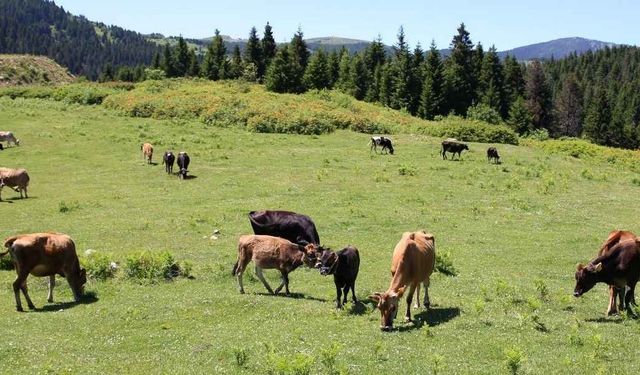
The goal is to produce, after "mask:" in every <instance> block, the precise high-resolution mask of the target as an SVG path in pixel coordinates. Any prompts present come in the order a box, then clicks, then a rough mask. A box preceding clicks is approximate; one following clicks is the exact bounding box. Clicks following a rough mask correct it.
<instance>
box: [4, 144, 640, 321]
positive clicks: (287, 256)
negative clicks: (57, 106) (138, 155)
mask: <svg viewBox="0 0 640 375" xmlns="http://www.w3.org/2000/svg"><path fill="white" fill-rule="evenodd" d="M0 141H7V142H8V143H9V142H11V143H13V144H14V146H17V145H19V144H20V142H19V140H18V139H16V138H15V137H14V136H13V134H12V133H11V132H0ZM0 146H2V144H1V143H0ZM378 146H381V147H382V150H381V152H385V151H387V152H388V153H390V154H394V148H393V144H392V141H391V139H389V138H387V137H373V138H371V150H373V151H375V152H376V153H377V147H378ZM0 149H1V148H0ZM140 149H141V151H142V155H143V158H144V159H145V160H146V161H147V162H148V163H149V164H151V163H152V161H151V160H152V157H153V146H152V145H151V144H149V143H144V144H143V145H141V147H140ZM468 149H469V148H468V146H467V145H466V144H464V143H461V142H458V141H457V140H455V139H452V138H450V139H446V140H444V141H443V142H442V150H441V152H440V153H441V155H442V157H443V159H446V153H447V152H449V153H451V154H453V155H454V156H455V154H458V158H460V154H461V152H462V151H463V150H468ZM176 159H177V164H178V167H179V168H180V171H179V173H178V175H179V176H180V177H181V178H186V177H187V168H188V166H189V161H190V159H189V155H187V153H186V152H180V153H179V154H178V156H177V158H176V156H175V155H174V154H173V152H171V151H167V152H165V153H164V155H163V164H165V170H166V172H167V173H169V174H171V173H173V164H174V161H176ZM487 160H488V161H489V162H491V161H492V160H493V161H494V162H495V163H499V160H500V156H499V155H498V151H497V150H496V149H495V148H494V147H490V148H489V149H488V150H487ZM28 184H29V175H28V174H27V171H26V170H24V169H10V168H0V192H1V191H2V188H3V187H4V186H9V187H10V188H12V189H14V190H15V191H16V192H20V196H21V197H22V192H24V196H25V197H27V186H28ZM0 200H1V197H0ZM249 223H250V224H251V227H252V229H253V232H254V234H253V235H243V236H241V237H240V238H239V240H238V248H237V251H238V254H237V261H236V263H235V265H234V266H233V270H232V275H233V276H235V277H236V281H237V284H238V289H239V291H240V293H244V286H243V283H242V275H243V273H244V271H245V270H246V267H247V265H248V264H249V263H250V262H251V261H253V262H254V264H255V272H256V275H257V276H258V278H259V279H260V281H261V282H262V283H263V285H264V287H265V288H266V289H267V291H268V292H269V293H271V294H277V293H279V292H280V291H281V290H282V289H283V288H284V290H285V293H286V294H289V293H290V291H289V273H291V272H292V271H294V270H295V269H296V268H298V267H299V266H301V265H305V266H308V267H312V268H316V269H318V271H319V272H320V274H321V275H325V276H326V275H333V277H334V283H335V287H336V307H337V308H341V307H342V305H343V304H345V303H346V302H347V296H348V293H349V291H351V295H352V300H353V302H354V303H357V302H358V300H357V297H356V292H355V283H356V278H357V276H358V272H359V268H360V254H359V252H358V249H357V248H356V247H354V246H352V245H349V246H346V247H345V248H343V249H342V250H340V251H337V252H334V251H332V250H331V249H329V248H324V247H323V246H321V245H320V236H319V235H318V231H317V229H316V226H315V223H314V222H313V220H312V219H311V218H310V217H309V216H306V215H303V214H298V213H294V212H289V211H271V210H263V211H252V212H250V213H249ZM4 247H5V248H7V251H5V252H4V253H0V257H2V256H4V255H6V254H10V256H11V259H12V261H13V263H14V265H15V269H16V273H17V278H16V280H15V281H14V283H13V291H14V294H15V299H16V309H17V310H18V311H23V308H22V303H21V300H20V291H22V293H23V295H24V297H25V299H26V301H27V305H28V307H29V308H30V309H35V306H34V304H33V303H32V301H31V299H30V298H29V294H28V291H27V282H26V281H27V277H28V275H29V274H31V275H34V276H39V277H44V276H48V277H49V293H48V297H47V300H48V301H49V302H53V288H54V286H55V275H60V276H63V277H65V278H66V279H67V282H68V283H69V286H70V287H71V290H72V292H73V295H74V299H75V300H76V302H78V301H80V299H81V296H82V294H83V290H84V284H85V283H86V280H87V277H86V271H85V270H84V269H82V268H81V267H80V262H79V260H78V256H77V254H76V248H75V244H74V242H73V240H72V239H71V238H70V237H69V236H68V235H66V234H61V233H33V234H23V235H18V236H12V237H9V238H7V239H6V240H5V242H4ZM435 261H436V251H435V238H434V236H433V235H432V234H429V233H427V232H425V231H415V232H405V233H403V234H402V237H401V238H400V241H399V242H398V243H397V245H396V246H395V248H394V251H393V255H392V261H391V282H390V285H389V288H388V289H387V290H386V291H384V292H378V293H374V294H373V295H371V296H369V300H371V301H373V302H374V303H375V304H376V307H377V309H379V310H380V313H381V323H380V328H381V329H382V330H391V329H392V327H393V320H394V319H395V317H396V314H397V311H398V306H399V301H400V298H402V297H403V295H405V292H406V303H407V306H406V313H405V319H406V320H407V321H410V320H411V304H412V301H413V295H414V293H415V292H416V290H417V291H418V296H417V298H416V304H415V307H419V305H420V297H419V294H420V284H422V285H423V287H424V298H423V306H424V308H427V309H428V308H429V306H430V300H429V292H428V288H429V279H430V276H431V274H432V273H433V270H434V268H435ZM263 269H277V270H278V271H279V272H280V275H281V280H282V282H281V284H280V285H279V286H278V287H277V288H276V289H275V290H273V289H272V288H271V286H270V285H269V283H268V282H267V281H266V279H265V278H264V275H263V273H262V270H263ZM575 279H576V286H575V289H574V296H576V297H580V296H581V295H583V294H584V293H586V292H587V291H589V290H590V289H591V288H593V286H594V285H596V284H597V283H606V284H608V285H609V305H608V308H607V314H608V315H610V314H615V313H617V312H618V309H629V308H630V307H631V306H632V305H636V303H635V286H636V284H637V282H638V280H639V279H640V239H639V238H638V237H637V236H636V235H635V234H634V233H632V232H629V231H619V230H616V231H613V232H611V233H610V234H609V236H608V238H607V239H606V240H605V242H604V243H603V245H602V246H601V248H600V249H599V251H598V254H597V256H596V258H595V259H593V260H592V261H590V262H589V263H588V264H587V265H583V264H578V265H577V269H576V273H575ZM616 301H618V305H616Z"/></svg>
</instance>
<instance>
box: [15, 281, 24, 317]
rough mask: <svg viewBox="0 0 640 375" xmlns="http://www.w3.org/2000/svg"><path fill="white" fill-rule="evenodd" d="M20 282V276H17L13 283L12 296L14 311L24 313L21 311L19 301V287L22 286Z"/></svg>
mask: <svg viewBox="0 0 640 375" xmlns="http://www.w3.org/2000/svg"><path fill="white" fill-rule="evenodd" d="M22 281H23V280H22V279H21V278H20V274H18V277H17V278H16V281H14V282H13V294H14V295H15V297H16V310H18V311H24V310H23V309H22V302H21V301H20V287H21V286H22Z"/></svg>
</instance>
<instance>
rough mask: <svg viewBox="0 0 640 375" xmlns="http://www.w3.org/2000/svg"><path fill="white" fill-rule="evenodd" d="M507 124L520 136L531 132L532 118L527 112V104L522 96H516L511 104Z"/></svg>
mask: <svg viewBox="0 0 640 375" xmlns="http://www.w3.org/2000/svg"><path fill="white" fill-rule="evenodd" d="M507 124H509V125H510V126H511V127H512V128H513V130H515V131H516V132H517V133H518V134H520V135H524V134H527V133H529V132H531V130H533V116H532V115H531V112H529V109H528V108H527V102H526V101H525V99H524V98H523V97H522V96H518V97H517V98H516V99H515V100H514V101H513V103H511V107H510V108H509V117H508V119H507Z"/></svg>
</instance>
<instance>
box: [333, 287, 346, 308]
mask: <svg viewBox="0 0 640 375" xmlns="http://www.w3.org/2000/svg"><path fill="white" fill-rule="evenodd" d="M335 284H336V309H341V308H342V304H341V303H340V301H341V300H342V288H340V284H338V283H335ZM345 297H346V291H345Z"/></svg>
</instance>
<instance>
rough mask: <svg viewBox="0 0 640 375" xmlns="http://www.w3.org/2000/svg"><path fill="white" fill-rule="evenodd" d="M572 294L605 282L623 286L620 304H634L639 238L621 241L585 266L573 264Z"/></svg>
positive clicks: (639, 268) (639, 266)
mask: <svg viewBox="0 0 640 375" xmlns="http://www.w3.org/2000/svg"><path fill="white" fill-rule="evenodd" d="M575 278H576V286H575V288H574V291H573V295H574V297H580V296H582V295H583V294H584V293H586V292H588V291H589V290H591V288H593V287H594V285H596V284H597V283H606V284H608V285H614V286H616V287H618V288H621V289H624V290H626V292H625V293H624V294H621V299H622V308H626V309H629V308H630V307H631V305H635V301H633V299H632V298H631V296H633V295H634V292H635V287H636V283H637V282H638V279H640V240H639V239H638V238H634V239H631V240H626V241H621V242H619V243H617V244H616V245H614V246H613V247H612V248H611V249H609V250H608V251H606V252H605V253H604V254H602V255H600V256H598V257H597V258H596V259H594V260H592V261H591V262H589V263H588V264H587V265H586V266H585V265H583V264H581V263H579V264H578V265H577V266H576V273H575Z"/></svg>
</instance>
